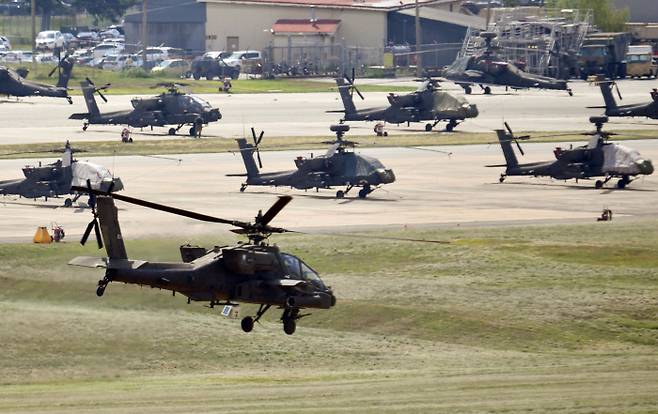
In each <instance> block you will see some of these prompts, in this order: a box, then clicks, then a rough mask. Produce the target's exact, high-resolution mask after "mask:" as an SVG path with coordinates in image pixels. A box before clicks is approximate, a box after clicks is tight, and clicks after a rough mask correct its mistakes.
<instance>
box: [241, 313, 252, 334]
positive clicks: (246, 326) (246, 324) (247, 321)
mask: <svg viewBox="0 0 658 414" xmlns="http://www.w3.org/2000/svg"><path fill="white" fill-rule="evenodd" d="M240 326H241V327H242V330H243V331H245V332H251V331H252V330H253V329H254V318H252V317H251V316H247V317H245V318H243V319H242V322H240Z"/></svg>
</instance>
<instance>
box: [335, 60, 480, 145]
mask: <svg viewBox="0 0 658 414" xmlns="http://www.w3.org/2000/svg"><path fill="white" fill-rule="evenodd" d="M335 80H336V85H337V86H338V92H339V93H340V97H341V99H342V101H343V107H344V108H345V109H344V110H338V111H329V112H339V113H344V116H343V118H342V119H341V120H340V122H341V123H342V122H345V121H384V122H388V123H391V124H402V123H407V124H408V123H410V122H422V121H432V123H428V124H426V125H425V131H428V132H429V131H431V130H432V129H433V128H434V127H435V126H436V125H437V124H438V123H439V122H442V121H447V122H448V123H447V125H446V131H448V132H450V131H452V130H453V129H454V128H455V127H456V126H457V125H459V123H460V122H462V121H464V120H465V119H466V118H475V117H477V116H478V109H477V106H476V105H471V104H469V103H468V102H467V101H466V100H465V99H464V98H462V97H456V96H453V95H451V94H449V93H448V92H444V91H442V90H440V89H439V88H438V81H437V80H436V79H432V78H425V79H419V81H420V82H421V84H420V86H419V87H418V89H417V90H416V91H415V92H412V93H410V94H407V95H396V94H394V93H391V94H389V95H388V102H389V104H390V105H389V106H381V107H376V108H367V109H356V106H355V105H354V100H353V96H354V92H356V93H357V95H358V96H359V97H360V98H361V99H364V97H363V94H362V93H361V91H359V89H358V88H357V87H356V85H355V84H354V71H352V77H351V78H350V77H348V76H347V74H343V77H342V78H336V79H335Z"/></svg>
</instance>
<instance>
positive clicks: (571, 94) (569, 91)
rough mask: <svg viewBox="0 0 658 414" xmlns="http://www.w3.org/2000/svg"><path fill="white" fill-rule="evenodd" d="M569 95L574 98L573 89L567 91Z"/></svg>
mask: <svg viewBox="0 0 658 414" xmlns="http://www.w3.org/2000/svg"><path fill="white" fill-rule="evenodd" d="M567 93H568V94H569V96H573V89H571V88H569V89H567Z"/></svg>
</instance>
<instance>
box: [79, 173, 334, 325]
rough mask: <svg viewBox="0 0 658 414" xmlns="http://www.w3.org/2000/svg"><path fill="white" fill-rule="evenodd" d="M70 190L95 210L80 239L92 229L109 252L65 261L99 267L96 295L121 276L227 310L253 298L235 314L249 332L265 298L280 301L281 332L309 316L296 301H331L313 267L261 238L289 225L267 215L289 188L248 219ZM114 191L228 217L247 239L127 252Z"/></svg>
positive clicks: (323, 305)
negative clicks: (156, 253)
mask: <svg viewBox="0 0 658 414" xmlns="http://www.w3.org/2000/svg"><path fill="white" fill-rule="evenodd" d="M75 190H76V191H80V192H88V193H89V194H91V195H93V196H94V197H95V198H96V203H95V205H96V207H95V208H94V209H93V210H92V212H93V215H94V218H93V220H92V221H91V222H90V223H89V225H88V226H87V229H86V230H85V232H84V234H83V236H82V239H81V241H80V243H82V244H83V245H84V244H85V243H86V241H87V239H88V238H89V235H90V234H91V231H92V230H94V232H95V234H96V240H97V243H98V247H99V248H102V247H103V246H105V250H106V252H107V256H108V257H105V258H101V257H76V258H74V259H73V260H71V261H70V262H69V264H70V265H74V266H83V267H90V268H105V269H106V270H105V276H104V277H103V278H102V279H101V280H99V281H98V288H97V290H96V294H97V295H98V296H103V294H104V293H105V288H106V287H107V285H108V284H109V283H110V282H123V283H130V284H137V285H142V286H143V285H145V286H151V287H153V288H160V289H165V290H171V291H172V292H173V294H174V295H175V294H176V292H178V293H182V294H183V295H185V296H187V298H188V303H190V301H192V300H194V301H208V302H209V303H210V307H211V308H212V307H214V306H216V305H220V306H221V305H223V306H224V309H225V310H226V309H227V308H228V309H229V312H230V309H231V308H232V307H234V306H237V302H246V303H255V304H259V305H260V308H259V309H258V312H256V315H254V316H247V317H245V318H243V319H242V322H241V326H242V330H243V331H244V332H251V331H252V330H253V328H254V323H255V322H258V321H259V320H260V318H261V317H262V316H263V315H264V314H265V312H267V310H268V309H270V308H271V307H272V306H277V307H279V308H281V309H283V313H282V315H281V322H282V323H283V330H284V332H285V333H286V334H288V335H292V334H293V333H294V332H295V330H296V326H297V321H298V320H299V319H300V318H302V317H305V316H308V314H302V313H300V312H301V310H302V309H306V308H314V309H329V308H331V307H333V306H334V305H335V304H336V297H335V296H334V294H333V292H332V290H331V288H329V287H328V286H326V285H325V284H324V282H323V281H322V279H320V276H319V275H318V274H317V272H316V271H315V270H313V269H312V268H311V267H310V266H308V265H307V264H306V263H304V262H303V261H302V260H301V259H299V258H298V257H296V256H294V255H292V254H289V253H284V252H282V251H280V250H279V248H278V247H277V246H276V245H269V244H268V243H267V239H268V237H269V236H270V235H271V234H273V233H285V232H288V230H286V229H283V228H278V227H271V226H270V225H269V223H270V222H271V221H272V220H273V219H274V218H275V217H276V215H277V214H278V213H279V212H280V211H281V210H282V209H283V208H284V207H285V206H286V205H287V204H288V203H289V202H290V200H292V197H290V196H283V197H279V199H278V200H277V201H276V203H274V205H272V207H270V209H269V210H268V211H267V212H265V214H262V212H260V211H259V212H258V215H257V216H256V218H255V220H254V222H253V223H252V222H244V221H238V220H226V219H222V218H217V217H212V216H208V215H205V214H199V213H194V212H191V211H188V210H182V209H179V208H174V207H169V206H165V205H162V204H156V203H152V202H149V201H145V200H140V199H137V198H133V197H128V196H122V195H119V194H115V193H112V192H111V190H112V189H110V192H103V191H98V190H94V189H92V188H90V186H88V187H87V188H85V187H75ZM114 199H117V200H121V201H124V202H127V203H132V204H136V205H140V206H143V207H148V208H152V209H155V210H160V211H165V212H168V213H172V214H177V215H180V216H183V217H188V218H192V219H195V220H201V221H205V222H209V223H222V224H228V225H231V226H233V227H237V229H233V230H231V231H232V232H234V233H237V234H241V235H245V236H246V237H247V238H248V240H249V242H248V243H238V244H237V245H236V246H224V247H214V248H211V249H205V248H203V247H198V246H190V245H184V246H181V247H180V252H181V256H182V263H156V262H149V261H143V260H133V259H128V255H127V253H126V248H125V246H124V242H123V237H122V236H121V229H120V227H119V220H118V216H117V208H116V206H115V205H114Z"/></svg>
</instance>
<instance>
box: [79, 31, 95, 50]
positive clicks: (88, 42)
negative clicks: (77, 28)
mask: <svg viewBox="0 0 658 414" xmlns="http://www.w3.org/2000/svg"><path fill="white" fill-rule="evenodd" d="M77 38H78V43H79V44H80V46H83V47H90V46H95V45H96V44H97V43H98V33H96V32H80V33H78V36H77Z"/></svg>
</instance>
